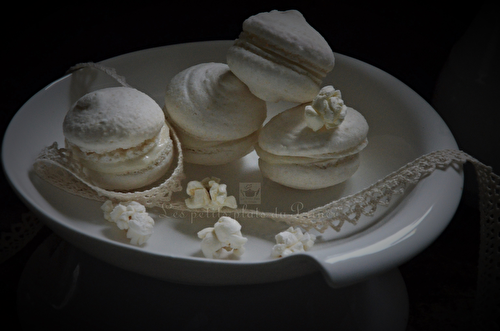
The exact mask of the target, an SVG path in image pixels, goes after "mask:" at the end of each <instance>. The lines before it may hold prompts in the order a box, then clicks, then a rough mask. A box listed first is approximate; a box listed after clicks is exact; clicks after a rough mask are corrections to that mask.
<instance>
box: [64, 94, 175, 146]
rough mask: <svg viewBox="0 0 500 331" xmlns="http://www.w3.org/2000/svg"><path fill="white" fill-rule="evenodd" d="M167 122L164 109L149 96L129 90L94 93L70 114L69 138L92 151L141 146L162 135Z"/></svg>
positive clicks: (67, 123) (66, 123)
mask: <svg viewBox="0 0 500 331" xmlns="http://www.w3.org/2000/svg"><path fill="white" fill-rule="evenodd" d="M164 123H165V116H164V114H163V111H162V110H161V108H160V106H159V105H158V104H157V103H156V102H155V101H154V100H153V99H152V98H151V97H149V96H148V95H147V94H145V93H143V92H140V91H138V90H136V89H133V88H129V87H112V88H105V89H101V90H97V91H94V92H90V93H88V94H86V95H84V96H83V97H81V98H80V99H79V100H78V101H76V103H75V104H74V105H73V106H72V108H71V109H70V110H69V111H68V113H67V114H66V116H65V118H64V122H63V133H64V136H65V138H66V139H67V140H68V141H69V142H71V143H73V144H75V145H77V146H79V147H80V148H82V149H85V150H88V151H91V152H97V153H101V152H108V151H112V150H115V149H118V148H123V149H128V148H131V147H134V146H137V145H139V144H141V143H142V142H144V141H145V140H147V139H151V138H153V137H154V136H156V135H157V134H158V132H159V131H160V130H161V128H162V127H163V125H164Z"/></svg>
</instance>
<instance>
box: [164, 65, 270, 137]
mask: <svg viewBox="0 0 500 331" xmlns="http://www.w3.org/2000/svg"><path fill="white" fill-rule="evenodd" d="M164 110H165V112H166V116H167V117H168V118H169V119H170V120H171V122H173V123H175V125H176V126H178V127H180V128H181V129H182V130H184V131H186V132H187V133H189V134H191V135H193V136H196V137H198V138H199V139H200V140H215V141H227V140H234V139H239V138H242V137H245V136H248V135H249V134H251V133H252V132H255V131H257V130H258V129H260V127H261V126H262V123H263V122H264V120H265V118H266V115H267V106H266V103H265V101H263V100H261V99H259V98H257V97H256V96H255V95H253V94H252V93H251V92H250V90H249V89H248V87H247V86H246V85H245V84H244V83H243V82H241V81H240V80H239V79H238V78H237V77H236V76H235V75H234V74H233V73H232V72H231V71H230V70H229V67H228V66H227V65H226V64H223V63H202V64H198V65H195V66H192V67H190V68H187V69H185V70H183V71H182V72H180V73H179V74H177V75H176V76H174V78H173V79H172V80H171V82H170V84H169V86H168V87H167V91H166V95H165V108H164Z"/></svg>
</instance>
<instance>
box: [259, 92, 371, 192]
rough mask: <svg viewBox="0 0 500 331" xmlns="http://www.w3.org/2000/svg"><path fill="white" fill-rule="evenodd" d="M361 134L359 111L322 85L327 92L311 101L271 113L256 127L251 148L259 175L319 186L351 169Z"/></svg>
mask: <svg viewBox="0 0 500 331" xmlns="http://www.w3.org/2000/svg"><path fill="white" fill-rule="evenodd" d="M322 92H323V90H322ZM334 92H336V95H335V96H333V93H334ZM318 105H319V106H318ZM313 107H314V108H313ZM314 109H316V110H317V111H316V110H314ZM325 109H326V111H325ZM311 112H313V113H314V114H315V115H314V116H316V117H318V118H320V119H321V120H323V122H324V125H323V126H321V127H319V126H317V125H316V126H315V125H314V123H315V121H316V119H314V120H312V121H311V120H310V117H311V115H310V113H311ZM311 123H312V124H311ZM311 126H312V127H311ZM367 134H368V123H367V122H366V120H365V118H364V117H363V115H361V114H360V113H359V112H358V111H356V110H354V109H353V108H349V107H346V106H345V105H344V104H343V101H342V100H341V97H340V93H339V91H335V90H332V89H328V93H327V96H325V94H321V93H320V94H319V95H318V97H317V98H315V99H314V101H313V102H312V104H311V103H305V104H301V105H299V106H296V107H293V108H290V109H288V110H285V111H284V112H282V113H280V114H278V115H276V116H275V117H273V118H272V119H271V120H270V121H269V122H268V123H267V124H266V125H265V126H264V128H263V129H262V130H261V132H260V134H259V140H258V145H257V146H256V147H255V149H256V152H257V154H258V155H259V167H260V169H261V172H262V174H263V176H264V177H267V178H269V179H271V180H272V181H275V182H277V183H280V184H282V185H285V186H288V187H292V188H297V189H319V188H325V187H329V186H333V185H336V184H338V183H341V182H343V181H345V180H347V179H348V178H350V177H351V176H352V175H353V174H354V173H355V172H356V170H357V169H358V167H359V164H360V156H359V152H360V151H361V150H362V149H364V148H365V147H366V145H367V144H368V140H367Z"/></svg>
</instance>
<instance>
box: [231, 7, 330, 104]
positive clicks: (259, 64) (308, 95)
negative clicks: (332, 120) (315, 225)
mask: <svg viewBox="0 0 500 331" xmlns="http://www.w3.org/2000/svg"><path fill="white" fill-rule="evenodd" d="M242 29H243V31H242V33H241V34H240V35H239V37H238V39H237V40H236V41H235V42H234V44H233V45H232V46H231V47H230V48H229V50H228V52H227V63H228V65H229V67H230V68H231V71H232V72H233V73H234V74H235V75H236V76H237V77H238V78H239V79H241V80H242V81H243V82H244V83H245V84H246V85H247V86H248V87H249V88H250V90H251V91H252V93H254V94H255V95H256V96H258V97H259V98H261V99H263V100H266V101H270V102H277V101H280V100H284V101H292V102H301V103H302V102H308V101H311V100H312V99H313V98H314V96H315V95H316V94H317V93H318V91H319V89H320V86H321V83H322V80H323V78H324V77H325V76H326V74H327V73H328V72H330V71H331V70H332V69H333V66H334V63H335V58H334V55H333V51H332V50H331V48H330V46H329V45H328V43H327V42H326V40H325V39H324V38H323V37H322V36H321V34H320V33H319V32H318V31H316V30H315V29H314V28H313V27H312V26H311V25H309V23H308V22H307V21H306V20H305V18H304V16H303V15H302V14H301V13H300V12H298V11H297V10H288V11H277V10H273V11H270V12H264V13H259V14H257V15H253V16H251V17H249V18H248V19H246V20H245V21H244V22H243V26H242Z"/></svg>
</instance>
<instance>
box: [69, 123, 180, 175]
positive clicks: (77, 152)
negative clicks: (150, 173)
mask: <svg viewBox="0 0 500 331" xmlns="http://www.w3.org/2000/svg"><path fill="white" fill-rule="evenodd" d="M169 132H170V130H169V128H168V126H167V125H164V126H163V127H162V129H161V130H160V132H159V133H158V135H157V136H156V137H154V138H152V139H149V140H147V141H145V142H144V143H143V144H141V145H139V146H137V147H133V148H130V149H122V148H119V149H116V150H113V151H111V152H105V153H96V152H90V151H85V150H83V149H81V148H79V147H78V146H76V145H74V144H71V143H69V142H68V141H66V145H67V146H68V147H69V148H71V150H72V151H73V156H74V157H75V158H76V159H77V160H78V161H79V162H80V163H81V164H82V166H84V167H86V168H88V169H91V170H95V171H98V172H101V173H108V174H120V173H125V172H134V171H142V170H144V169H147V168H149V167H151V166H153V165H155V164H157V163H158V162H159V160H160V158H162V156H166V155H167V154H169V153H170V152H171V149H172V144H171V138H170V135H169Z"/></svg>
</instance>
